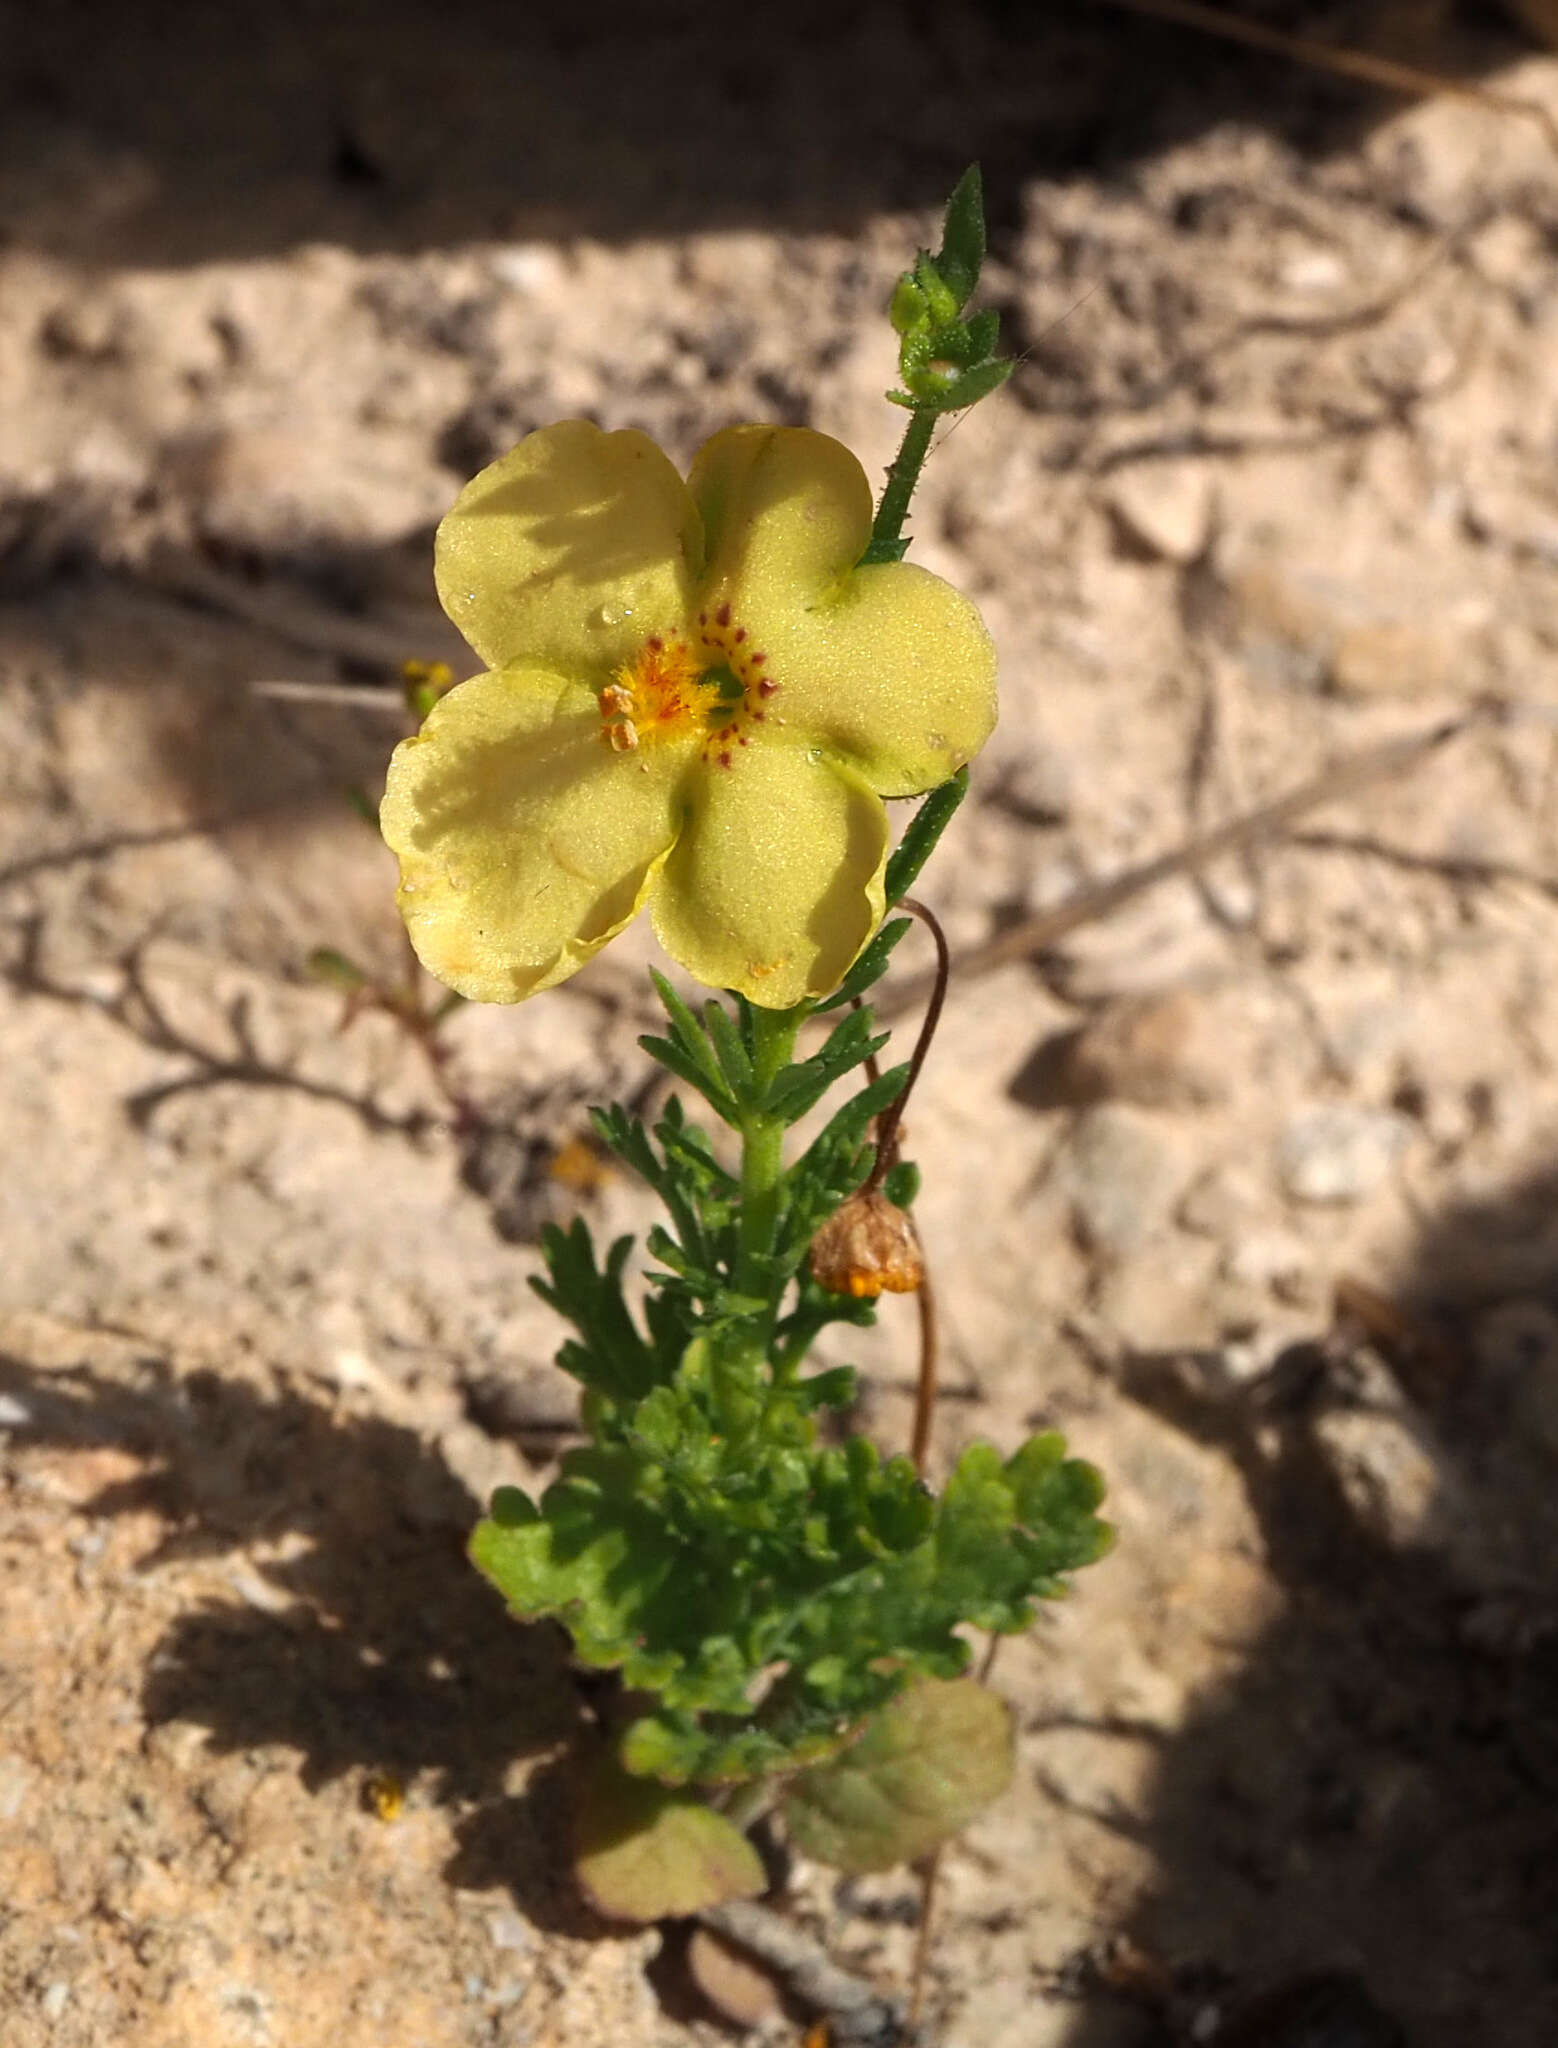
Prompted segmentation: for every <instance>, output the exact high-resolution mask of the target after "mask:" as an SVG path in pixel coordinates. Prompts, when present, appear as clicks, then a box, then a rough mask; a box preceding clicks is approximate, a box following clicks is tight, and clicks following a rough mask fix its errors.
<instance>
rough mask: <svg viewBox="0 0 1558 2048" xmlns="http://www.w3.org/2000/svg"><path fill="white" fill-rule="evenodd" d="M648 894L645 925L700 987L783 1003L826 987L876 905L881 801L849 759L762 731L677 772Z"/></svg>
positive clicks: (767, 1005) (883, 857) (860, 939)
mask: <svg viewBox="0 0 1558 2048" xmlns="http://www.w3.org/2000/svg"><path fill="white" fill-rule="evenodd" d="M688 791H689V796H690V799H691V801H690V807H689V816H688V820H687V824H686V826H685V828H684V830H683V832H682V836H681V838H680V839H679V840H678V841H677V843H676V846H675V848H674V849H673V851H672V853H671V856H670V859H669V860H668V861H667V862H666V864H665V866H664V867H663V869H662V870H661V871H660V874H659V876H658V878H657V880H656V882H655V884H654V887H653V889H652V891H651V894H650V904H649V909H650V916H651V918H652V919H653V921H654V928H655V936H656V938H658V939H659V941H660V943H661V945H662V946H664V948H665V950H666V951H667V952H668V953H669V954H670V955H671V958H672V959H673V960H678V961H680V962H681V964H682V966H683V967H685V968H686V969H687V971H688V973H689V974H692V975H695V976H696V977H697V979H698V980H699V981H701V982H705V983H707V984H708V986H709V987H711V988H734V989H739V990H740V991H741V993H742V994H743V995H745V996H748V997H749V998H750V999H751V1000H752V1001H753V1002H754V1003H758V1004H761V1005H762V1007H763V1008H764V1009H770V1010H785V1009H788V1008H789V1007H790V1006H791V1005H792V1004H793V1003H798V1002H800V1001H801V1000H802V999H803V998H804V997H806V996H819V995H825V994H827V993H828V992H829V991H830V990H832V989H835V988H837V986H838V984H839V982H840V981H842V980H843V978H844V975H845V974H846V973H847V972H848V969H849V967H850V964H851V963H852V961H853V960H854V958H855V956H856V954H857V953H858V952H859V951H860V949H861V947H862V946H863V945H864V944H865V942H866V940H867V939H868V938H869V937H870V936H871V934H872V932H873V931H874V930H875V929H876V927H877V924H878V923H879V922H880V920H881V916H882V910H883V891H882V872H883V868H884V867H885V865H886V861H887V845H888V830H887V813H886V812H885V811H884V810H883V808H882V805H881V801H880V799H879V798H878V797H877V796H876V795H875V793H874V792H873V791H872V790H870V789H868V788H867V786H866V784H865V783H864V782H863V781H862V780H861V778H860V777H859V776H858V775H857V774H855V773H854V772H853V771H852V770H851V769H849V768H846V767H844V766H842V765H841V764H840V763H838V762H836V761H830V760H827V759H825V758H824V757H822V756H820V755H817V754H815V753H813V752H812V751H811V750H810V749H808V748H806V747H798V746H791V745H788V744H786V743H785V742H784V741H783V740H779V739H776V738H768V739H767V740H766V742H764V743H762V744H754V745H753V746H751V747H750V748H748V749H742V750H740V751H738V752H737V753H735V755H734V756H733V758H732V761H731V765H730V766H729V767H728V768H725V767H722V766H721V765H720V764H719V763H718V762H717V761H716V762H710V763H709V764H708V765H707V766H705V767H704V768H702V770H701V771H700V772H699V773H698V775H697V776H696V777H695V779H693V780H692V781H691V782H690V783H689V785H688Z"/></svg>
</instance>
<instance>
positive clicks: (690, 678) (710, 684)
mask: <svg viewBox="0 0 1558 2048" xmlns="http://www.w3.org/2000/svg"><path fill="white" fill-rule="evenodd" d="M767 660H768V657H767V655H766V654H763V653H762V652H761V651H760V650H758V649H756V648H754V647H753V645H752V641H751V636H750V635H749V634H748V632H747V629H746V628H745V626H738V625H735V624H733V623H732V620H731V614H730V606H729V605H728V604H722V605H719V606H717V607H715V608H714V609H712V610H708V611H702V612H700V613H699V614H698V625H697V645H696V647H694V646H693V645H692V644H691V639H690V636H689V639H687V640H679V639H662V638H661V637H660V636H659V635H658V634H657V635H656V636H655V637H654V638H653V639H650V640H646V641H645V642H644V644H643V646H642V647H641V648H640V649H639V651H638V653H637V654H636V655H635V656H634V657H633V659H632V660H631V661H630V662H625V663H624V664H623V666H622V667H621V668H619V669H617V670H615V671H614V672H613V674H612V679H611V681H610V682H609V683H608V684H607V685H606V687H605V689H603V690H602V691H601V692H600V696H599V699H598V702H599V704H600V717H601V737H602V739H604V740H605V741H606V743H607V744H608V745H609V746H610V747H611V748H612V750H613V751H614V752H616V753H619V754H628V753H633V752H635V751H636V750H637V749H638V748H639V747H641V746H645V745H653V744H654V742H655V741H657V740H664V739H674V738H682V737H686V736H689V735H693V734H697V735H699V736H701V737H702V740H703V757H704V759H705V761H709V762H712V763H714V764H716V765H717V766H719V767H722V768H728V767H729V766H730V765H731V762H732V760H733V758H734V755H733V751H732V750H733V749H734V748H736V747H744V746H747V745H748V744H749V743H750V739H751V734H750V731H749V730H748V728H749V727H750V726H752V725H761V724H762V723H763V722H764V720H765V719H766V718H767V716H768V711H767V704H768V700H769V698H771V697H773V696H774V695H776V694H777V692H778V688H779V686H778V684H777V683H776V682H775V681H774V680H773V678H772V676H770V675H769V673H768V670H767Z"/></svg>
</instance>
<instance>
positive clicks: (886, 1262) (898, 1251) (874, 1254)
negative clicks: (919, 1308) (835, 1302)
mask: <svg viewBox="0 0 1558 2048" xmlns="http://www.w3.org/2000/svg"><path fill="white" fill-rule="evenodd" d="M811 1271H812V1278H813V1279H814V1280H815V1281H816V1282H817V1284H818V1285H819V1286H820V1287H826V1288H827V1289H828V1290H829V1292H830V1293H833V1294H852V1295H854V1296H855V1298H856V1299H857V1300H871V1299H874V1298H875V1297H876V1296H877V1295H878V1294H884V1293H885V1294H912V1293H913V1292H914V1290H915V1288H916V1287H918V1286H919V1284H920V1282H921V1281H922V1280H923V1279H924V1277H925V1262H924V1260H923V1259H922V1258H921V1257H920V1244H919V1239H918V1238H917V1237H916V1236H915V1234H914V1223H913V1221H912V1219H911V1218H910V1216H909V1214H908V1212H907V1211H906V1210H904V1209H900V1208H899V1207H898V1205H897V1203H896V1202H890V1201H888V1199H887V1197H886V1195H882V1194H876V1193H870V1194H861V1195H851V1196H850V1198H849V1200H848V1201H847V1202H846V1203H845V1204H844V1205H843V1207H842V1208H841V1209H838V1210H836V1211H835V1212H834V1214H833V1215H831V1216H830V1217H829V1218H828V1220H827V1222H826V1223H824V1224H823V1226H822V1228H821V1229H820V1230H819V1231H818V1232H817V1235H816V1236H815V1237H814V1238H813V1239H812V1241H811Z"/></svg>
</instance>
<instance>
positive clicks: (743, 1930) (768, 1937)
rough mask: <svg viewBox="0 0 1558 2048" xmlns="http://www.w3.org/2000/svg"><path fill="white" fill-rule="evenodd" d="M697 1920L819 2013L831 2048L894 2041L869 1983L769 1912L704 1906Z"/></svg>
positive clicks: (888, 2009) (749, 1906)
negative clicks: (743, 1951) (764, 1967)
mask: <svg viewBox="0 0 1558 2048" xmlns="http://www.w3.org/2000/svg"><path fill="white" fill-rule="evenodd" d="M698 1918H699V1919H700V1920H701V1921H702V1922H703V1924H704V1926H705V1927H711V1928H712V1929H713V1930H714V1932H715V1933H716V1934H721V1935H724V1937H725V1938H726V1940H727V1941H733V1942H735V1944H736V1945H737V1947H738V1948H744V1949H746V1950H747V1951H748V1953H749V1954H751V1955H754V1956H756V1957H757V1959H758V1961H759V1962H763V1963H767V1965H768V1967H769V1968H770V1969H771V1970H773V1971H774V1972H775V1973H776V1974H777V1975H778V1976H779V1977H780V1978H781V1979H782V1980H783V1982H784V1984H785V1986H786V1988H787V1989H788V1990H789V1992H790V1993H791V1995H792V1996H793V1997H794V1998H795V1999H796V2000H797V2001H798V2002H799V2003H800V2004H802V2005H804V2006H805V2007H807V2009H808V2010H809V2011H811V2012H815V2013H822V2014H825V2015H826V2017H827V2020H828V2023H829V2031H830V2033H831V2035H832V2038H833V2041H834V2042H835V2043H836V2044H837V2048H846V2044H856V2043H858V2044H860V2048H868V2044H869V2048H887V2044H888V2043H889V2042H892V2041H896V2040H897V2039H898V2038H899V2025H898V2014H897V2012H896V2010H895V2009H894V2007H893V2006H892V2005H891V2004H890V2003H889V2002H888V2001H887V2000H886V1999H885V1998H882V1997H880V1996H879V1995H878V1994H877V1992H875V1991H874V1990H873V1989H872V1988H871V1986H870V1985H869V1984H867V1983H864V1982H863V1981H862V1980H861V1979H860V1978H859V1977H856V1976H853V1975H852V1974H851V1973H850V1972H849V1971H848V1970H843V1969H840V1968H839V1966H838V1964H837V1963H835V1962H834V1961H833V1960H832V1959H831V1957H830V1956H829V1955H828V1952H827V1950H826V1949H824V1948H823V1947H822V1945H821V1944H820V1943H819V1942H816V1941H814V1940H813V1939H812V1937H811V1936H810V1935H809V1934H807V1933H805V1932H804V1930H803V1929H801V1928H799V1927H797V1926H796V1924H795V1922H794V1921H793V1920H787V1919H786V1918H785V1917H784V1915H783V1914H782V1913H776V1912H774V1910H773V1909H772V1907H770V1906H759V1905H756V1904H754V1903H753V1902H752V1901H750V1900H748V1899H731V1900H729V1901H728V1902H727V1903H726V1904H725V1905H722V1906H706V1907H705V1908H704V1910H703V1911H702V1912H701V1913H700V1914H699V1915H698Z"/></svg>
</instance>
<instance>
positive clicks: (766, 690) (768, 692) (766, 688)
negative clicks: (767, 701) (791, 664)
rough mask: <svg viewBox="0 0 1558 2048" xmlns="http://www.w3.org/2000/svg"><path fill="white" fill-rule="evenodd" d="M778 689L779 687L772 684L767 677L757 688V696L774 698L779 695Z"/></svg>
mask: <svg viewBox="0 0 1558 2048" xmlns="http://www.w3.org/2000/svg"><path fill="white" fill-rule="evenodd" d="M778 689H779V685H778V684H777V683H775V682H770V681H769V680H768V678H767V677H766V676H765V677H764V679H763V680H762V682H760V683H759V684H758V686H757V694H758V695H759V696H760V697H772V696H774V695H776V694H777V692H778Z"/></svg>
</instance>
